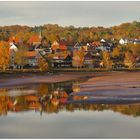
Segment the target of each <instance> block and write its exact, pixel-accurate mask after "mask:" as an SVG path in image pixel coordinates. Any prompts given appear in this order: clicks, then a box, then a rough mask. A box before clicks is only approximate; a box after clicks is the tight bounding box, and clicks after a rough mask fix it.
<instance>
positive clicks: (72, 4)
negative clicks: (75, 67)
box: [0, 1, 140, 27]
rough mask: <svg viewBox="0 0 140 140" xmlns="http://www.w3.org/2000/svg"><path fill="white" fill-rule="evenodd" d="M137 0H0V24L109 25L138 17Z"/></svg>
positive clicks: (138, 5)
mask: <svg viewBox="0 0 140 140" xmlns="http://www.w3.org/2000/svg"><path fill="white" fill-rule="evenodd" d="M139 15H140V1H134V2H133V1H129V2H128V1H98V2H97V1H82V2H80V1H77V2H76V1H42V2H41V1H24V2H23V1H21V2H20V1H0V26H5V25H17V24H19V25H28V26H38V25H44V24H58V25H60V26H70V25H73V26H75V27H91V26H96V27H97V26H104V27H110V26H114V25H119V24H121V23H124V22H132V21H139V20H140V16H139Z"/></svg>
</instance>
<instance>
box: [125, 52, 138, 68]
mask: <svg viewBox="0 0 140 140" xmlns="http://www.w3.org/2000/svg"><path fill="white" fill-rule="evenodd" d="M124 64H125V65H126V66H128V67H129V68H134V67H135V64H136V58H135V56H134V55H133V53H132V51H127V52H125V59H124Z"/></svg>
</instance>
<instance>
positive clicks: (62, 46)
mask: <svg viewBox="0 0 140 140" xmlns="http://www.w3.org/2000/svg"><path fill="white" fill-rule="evenodd" d="M59 48H60V50H63V51H66V50H67V47H66V45H60V46H59Z"/></svg>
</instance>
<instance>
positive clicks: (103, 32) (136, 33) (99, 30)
mask: <svg viewBox="0 0 140 140" xmlns="http://www.w3.org/2000/svg"><path fill="white" fill-rule="evenodd" d="M40 32H41V34H42V36H44V37H46V38H47V40H50V41H51V42H53V41H55V40H56V41H60V40H65V41H67V43H69V44H74V43H76V42H83V43H86V42H92V41H96V40H100V39H101V38H104V39H109V40H111V39H113V40H119V39H120V38H137V39H140V22H137V21H133V22H131V23H123V24H121V25H118V26H113V27H110V28H104V27H78V28H76V27H74V26H68V27H62V26H59V25H57V24H46V25H43V26H35V27H29V26H20V25H13V26H3V27H2V26H1V27H0V40H4V41H8V39H9V37H11V36H17V37H18V38H21V39H22V40H23V41H25V42H27V40H28V39H29V38H30V37H31V36H32V35H34V34H39V33H40Z"/></svg>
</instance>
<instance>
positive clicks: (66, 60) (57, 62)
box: [52, 54, 72, 68]
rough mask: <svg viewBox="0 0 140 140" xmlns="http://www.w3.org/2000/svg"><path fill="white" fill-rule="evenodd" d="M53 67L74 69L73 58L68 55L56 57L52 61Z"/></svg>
mask: <svg viewBox="0 0 140 140" xmlns="http://www.w3.org/2000/svg"><path fill="white" fill-rule="evenodd" d="M52 67H54V68H58V67H63V68H64V67H65V68H66V67H67V68H68V67H72V57H71V55H70V54H67V55H65V56H60V55H58V56H54V57H53V59H52Z"/></svg>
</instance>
